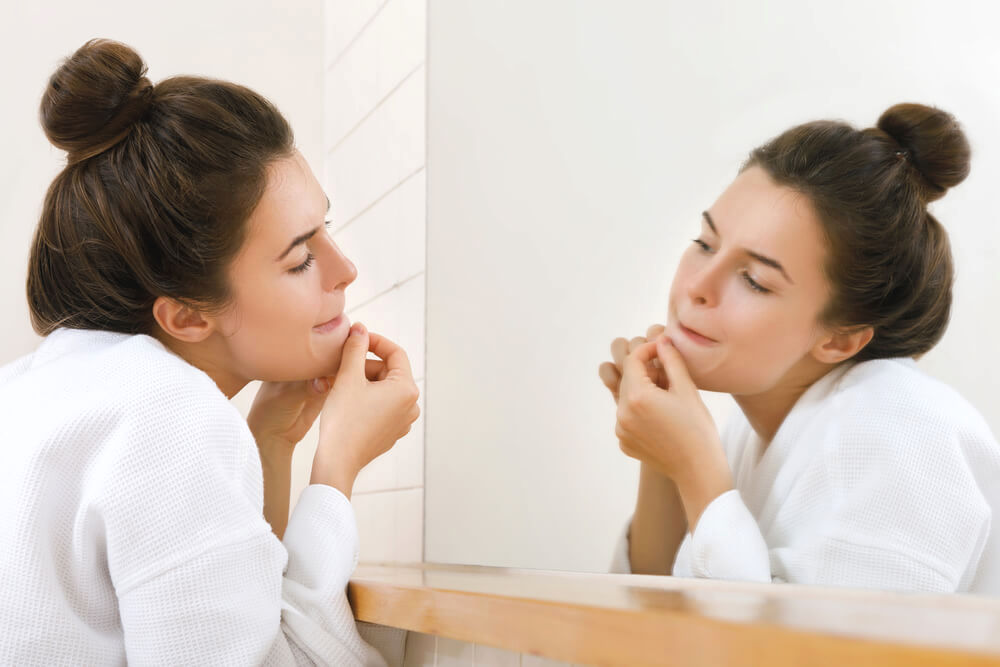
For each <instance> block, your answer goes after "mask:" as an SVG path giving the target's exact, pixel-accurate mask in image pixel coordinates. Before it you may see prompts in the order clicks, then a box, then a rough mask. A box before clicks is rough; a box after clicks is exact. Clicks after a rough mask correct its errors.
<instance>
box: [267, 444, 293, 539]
mask: <svg viewBox="0 0 1000 667" xmlns="http://www.w3.org/2000/svg"><path fill="white" fill-rule="evenodd" d="M261 468H262V470H263V472H264V519H265V520H267V522H268V523H269V524H271V530H272V531H273V532H274V534H275V535H276V536H277V537H278V539H279V540H280V539H281V538H282V537H284V535H285V527H286V526H287V525H288V504H289V496H290V495H291V489H292V455H291V452H283V451H282V452H270V451H267V449H266V448H261Z"/></svg>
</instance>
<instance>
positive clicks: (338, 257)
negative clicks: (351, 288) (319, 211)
mask: <svg viewBox="0 0 1000 667" xmlns="http://www.w3.org/2000/svg"><path fill="white" fill-rule="evenodd" d="M323 247H324V251H323V252H324V255H326V258H325V259H326V261H325V262H323V263H322V265H321V267H320V272H321V275H322V282H323V289H324V290H326V291H327V292H333V291H335V290H338V289H339V290H343V289H344V288H346V287H347V286H348V285H350V284H351V283H353V282H354V280H355V279H356V278H357V277H358V268H357V267H356V266H354V262H352V261H351V260H349V259H347V256H346V255H344V253H343V252H341V250H340V247H339V246H338V245H337V244H336V243H335V242H334V240H333V238H332V237H330V236H329V235H326V238H325V241H324V243H323Z"/></svg>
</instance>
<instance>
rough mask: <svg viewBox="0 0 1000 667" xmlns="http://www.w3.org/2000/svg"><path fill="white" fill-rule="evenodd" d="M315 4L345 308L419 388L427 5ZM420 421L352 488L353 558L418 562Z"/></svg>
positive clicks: (297, 482)
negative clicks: (354, 274)
mask: <svg viewBox="0 0 1000 667" xmlns="http://www.w3.org/2000/svg"><path fill="white" fill-rule="evenodd" d="M325 11H326V17H325V25H326V52H325V56H324V63H325V72H324V89H325V107H326V111H325V121H324V138H323V146H324V149H325V158H326V170H325V177H324V181H323V183H324V186H325V187H326V190H327V193H328V194H329V196H330V200H331V202H332V205H333V208H332V212H331V215H332V218H333V224H334V226H333V238H334V240H335V241H336V242H337V243H338V244H339V245H340V248H341V250H343V251H344V253H345V254H346V255H347V256H348V257H349V258H351V260H352V261H353V262H354V263H355V265H357V267H358V279H357V281H356V282H355V283H354V284H353V285H351V286H350V287H348V288H347V313H348V316H349V317H350V318H351V320H352V321H355V322H363V323H364V324H365V325H366V326H367V327H368V328H369V329H371V330H372V331H377V332H379V333H381V334H383V335H385V336H388V337H389V338H391V339H393V340H395V341H396V342H397V343H399V344H400V345H401V346H402V347H403V349H405V350H406V352H407V354H408V356H409V357H410V363H411V365H412V367H413V375H414V379H415V380H416V381H417V386H418V387H419V388H420V390H421V395H422V394H423V390H424V382H423V377H424V267H425V229H426V227H425V220H426V213H425V210H426V205H425V187H426V181H425V172H424V154H425V151H424V148H425V137H426V132H425V112H424V111H425V104H426V97H425V88H426V74H425V69H426V68H425V62H424V61H425V52H426V39H425V38H426V0H363V1H356V0H326V3H325ZM419 404H420V407H421V410H423V409H424V407H425V403H424V401H423V399H422V398H421V400H420V403H419ZM423 425H424V422H423V417H421V418H420V419H419V420H417V422H416V423H414V425H413V427H412V428H411V430H410V433H409V434H408V435H407V436H406V437H404V438H403V439H401V440H400V441H399V442H397V443H396V445H395V446H394V447H393V448H392V449H391V450H390V451H389V452H387V453H386V454H383V455H382V456H380V457H379V458H377V459H376V460H375V461H373V462H372V463H371V464H370V465H368V467H366V468H365V469H364V470H363V471H362V472H361V475H359V477H358V480H357V483H356V484H355V486H354V494H353V496H352V498H351V502H352V504H353V505H354V511H355V514H356V516H357V521H358V533H359V535H360V539H361V559H362V560H364V561H369V562H374V561H403V562H415V561H416V562H419V561H420V560H422V557H423V520H424V504H423V503H424V489H423V486H424V428H423ZM314 430H315V429H314ZM313 451H315V439H314V434H310V437H309V438H307V439H306V441H304V442H303V443H302V444H300V445H299V447H298V449H297V451H296V461H295V464H296V472H295V474H296V476H297V477H296V479H294V480H293V488H292V495H293V497H297V496H298V493H299V492H300V491H301V489H302V488H303V487H304V486H305V484H306V483H307V482H308V476H307V475H305V474H302V472H301V471H302V470H308V465H309V459H311V455H312V452H313ZM307 457H308V458H307Z"/></svg>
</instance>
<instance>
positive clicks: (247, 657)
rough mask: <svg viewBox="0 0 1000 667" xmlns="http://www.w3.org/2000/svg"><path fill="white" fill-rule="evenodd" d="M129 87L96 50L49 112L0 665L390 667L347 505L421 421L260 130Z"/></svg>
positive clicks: (210, 104) (318, 218) (279, 155)
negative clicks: (305, 470) (52, 163)
mask: <svg viewBox="0 0 1000 667" xmlns="http://www.w3.org/2000/svg"><path fill="white" fill-rule="evenodd" d="M144 74H145V66H144V64H143V62H142V60H141V59H140V58H139V56H138V55H137V54H136V53H135V52H134V51H132V50H131V49H130V48H129V47H127V46H125V45H122V44H118V43H115V42H111V41H106V40H93V41H91V42H88V43H87V44H85V45H84V46H83V47H81V48H80V49H79V50H78V51H76V53H74V54H73V55H72V56H71V57H70V58H68V59H67V60H66V61H65V62H64V64H63V65H62V66H61V67H59V68H58V70H57V71H56V72H55V73H54V74H53V75H52V77H51V79H50V81H49V83H48V86H47V88H46V91H45V94H44V97H43V100H42V104H41V122H42V125H43V127H44V129H45V132H46V134H47V135H48V137H49V139H50V140H51V141H52V142H53V144H54V145H55V146H57V147H58V148H61V149H64V150H66V151H67V152H68V164H67V165H66V167H65V169H63V171H62V172H61V173H60V174H59V175H58V176H56V178H55V180H54V181H53V183H52V185H51V187H50V188H49V191H48V194H47V196H46V199H45V202H44V206H43V209H42V214H41V219H40V222H39V224H38V228H37V230H36V233H35V238H34V243H33V247H32V249H31V257H30V261H29V275H28V284H27V289H28V301H29V305H30V309H31V317H32V323H33V325H34V327H35V330H36V331H37V332H38V333H40V334H42V335H44V336H46V338H45V339H44V340H43V341H42V343H41V344H40V346H39V347H38V349H37V350H36V351H35V352H34V353H33V354H29V355H27V356H26V357H24V358H21V359H19V360H17V361H14V362H13V363H11V364H9V365H7V366H6V367H4V368H3V369H0V405H2V406H3V407H2V414H3V423H4V427H3V432H4V435H5V438H4V441H5V443H6V444H7V453H6V457H5V458H6V460H5V465H4V466H2V467H0V470H2V472H0V489H3V491H2V493H3V502H2V504H0V515H2V520H0V531H2V532H0V543H2V544H3V549H0V572H2V583H3V589H4V591H5V594H4V595H3V596H2V602H0V618H2V619H3V621H4V622H3V626H4V631H3V633H0V663H3V664H55V663H74V664H121V663H125V662H129V663H134V664H144V663H157V664H223V663H225V664H259V663H268V664H291V663H296V662H304V663H319V664H334V665H361V664H366V665H367V664H374V665H377V664H384V663H383V660H382V658H381V656H379V655H378V653H377V652H375V651H374V650H373V649H372V647H371V646H369V645H368V644H366V643H365V642H364V641H363V640H362V639H361V638H360V637H359V635H358V632H357V628H356V627H355V623H354V619H353V617H352V613H351V609H350V607H349V605H348V602H347V600H346V596H345V589H346V585H347V581H348V578H349V577H350V575H351V572H352V571H353V568H354V565H355V563H356V561H357V549H358V545H357V531H356V527H355V523H354V517H353V513H352V510H351V505H350V502H349V498H350V494H351V488H352V485H353V483H354V479H355V477H356V475H357V474H358V471H359V470H360V469H361V468H362V467H364V466H365V465H366V464H367V463H368V462H369V461H371V460H372V459H373V458H375V457H376V456H378V455H379V454H381V453H383V452H385V451H387V450H388V449H389V448H391V447H392V445H393V444H394V443H395V441H396V440H397V439H398V438H400V437H401V436H402V435H404V434H405V433H406V432H407V431H408V430H409V428H410V425H411V424H412V423H413V421H414V420H415V419H416V418H417V415H418V409H417V406H416V400H417V389H416V386H415V384H414V382H413V378H412V374H411V372H410V368H409V363H408V361H407V357H406V354H405V353H404V352H403V350H401V349H400V348H399V347H398V346H396V345H395V344H394V343H392V342H391V341H389V340H387V339H386V338H384V337H382V336H379V335H378V334H375V333H368V332H367V331H366V330H365V328H364V327H363V326H361V325H360V324H355V325H354V326H353V327H351V325H350V323H349V322H348V320H347V317H346V315H345V314H344V298H345V297H344V290H345V289H346V287H347V286H348V285H349V284H350V283H351V282H352V281H353V280H354V279H355V277H356V275H357V272H356V270H355V268H354V266H353V265H352V264H351V262H350V261H349V260H348V259H347V258H346V257H344V255H343V254H341V252H340V250H339V249H338V248H337V246H336V245H335V244H334V243H333V241H332V239H331V237H330V236H329V234H328V233H326V229H325V227H324V224H323V218H324V214H325V213H326V212H327V210H328V207H329V202H328V200H327V198H326V196H325V195H324V193H323V190H322V188H321V187H320V185H319V183H317V181H316V179H315V177H314V176H313V174H312V171H311V170H310V169H309V166H308V165H307V164H306V162H305V160H303V158H302V156H301V154H300V153H299V152H298V151H297V150H295V147H294V144H293V138H292V132H291V129H290V128H289V126H288V124H287V122H286V121H285V119H284V118H283V117H282V116H281V114H280V113H279V112H278V111H277V109H275V108H274V106H272V105H271V104H270V103H269V102H268V101H267V100H265V99H263V98H262V97H260V96H259V95H257V94H256V93H254V92H253V91H251V90H248V89H246V88H244V87H241V86H237V85H234V84H231V83H227V82H222V81H215V80H209V79H203V78H194V77H173V78H170V79H166V80H164V81H161V82H160V83H158V84H156V85H155V86H154V85H153V84H152V83H151V82H150V81H149V79H147V78H146V77H145V76H144ZM369 351H370V352H372V353H374V354H375V355H376V356H378V357H379V359H371V360H366V357H367V353H368V352H369ZM251 380H264V381H265V382H264V384H263V385H262V387H261V389H260V391H259V393H258V394H257V397H256V399H255V401H254V404H253V407H252V409H251V411H250V413H249V416H248V418H247V419H246V420H244V419H242V417H241V415H240V414H239V413H238V412H237V410H236V409H235V407H233V406H232V405H231V404H230V402H229V401H228V399H229V398H231V397H232V396H233V395H234V394H236V393H237V392H238V391H240V389H241V388H242V387H244V386H245V385H246V384H247V383H248V382H250V381H251ZM317 416H319V417H320V428H319V444H318V448H317V450H316V455H315V458H314V460H313V463H312V473H311V475H312V476H311V484H310V486H309V487H307V488H306V489H305V490H304V491H303V493H302V495H301V497H300V499H299V501H298V504H297V506H296V508H295V511H294V513H293V514H292V515H291V518H290V519H289V518H288V502H289V498H288V493H289V477H290V470H291V468H290V466H291V456H292V452H293V450H294V447H295V444H296V443H297V442H298V441H299V440H300V439H301V438H302V437H303V436H304V435H305V433H306V431H307V430H308V429H309V428H310V426H311V424H312V423H313V422H314V421H315V419H316V417H317ZM286 521H287V527H286Z"/></svg>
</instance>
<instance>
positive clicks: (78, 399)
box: [0, 329, 402, 666]
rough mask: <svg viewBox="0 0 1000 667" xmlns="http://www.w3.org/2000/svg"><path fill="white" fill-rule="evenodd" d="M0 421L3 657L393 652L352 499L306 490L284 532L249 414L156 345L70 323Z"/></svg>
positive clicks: (0, 383) (196, 660)
mask: <svg viewBox="0 0 1000 667" xmlns="http://www.w3.org/2000/svg"><path fill="white" fill-rule="evenodd" d="M0 424H2V425H0V432H2V433H3V438H2V440H0V447H2V461H3V462H2V465H0V498H2V502H0V589H2V590H3V595H0V627H2V631H0V664H4V665H54V664H79V665H109V664H116V665H117V664H125V663H126V662H128V663H129V664H135V665H145V664H157V665H223V664H232V665H256V664H276V665H278V664H280V665H284V664H313V663H316V664H325V665H338V666H341V665H384V664H385V663H384V660H383V658H382V657H381V655H380V654H379V653H378V652H377V651H376V650H374V649H373V647H372V646H371V645H370V644H368V643H367V642H365V641H364V640H363V639H362V638H361V637H360V636H359V633H358V628H357V626H356V625H355V621H354V617H353V615H352V613H351V608H350V606H349V605H348V602H347V599H346V594H345V587H346V586H347V582H348V578H349V577H350V576H351V573H352V572H353V570H354V567H355V564H356V562H357V558H358V536H357V528H356V526H355V522H354V514H353V512H352V508H351V504H350V502H349V501H348V499H347V498H346V497H345V496H344V495H343V494H342V493H341V492H340V491H338V490H336V489H334V488H333V487H331V486H325V485H312V486H309V487H307V488H306V489H305V490H304V492H303V493H302V495H301V497H300V498H299V501H298V504H297V505H296V507H295V510H294V512H292V515H291V517H290V518H289V521H288V528H287V530H286V532H285V536H284V540H283V541H279V540H278V539H277V538H276V537H275V536H274V534H273V533H272V532H271V528H270V526H269V525H268V524H267V522H266V521H265V520H264V516H263V480H262V471H261V463H260V458H259V455H258V452H257V448H256V445H255V442H254V438H253V435H252V434H251V433H250V430H249V428H248V427H247V423H246V420H244V419H243V417H242V415H240V413H239V412H238V411H237V409H236V408H235V407H234V406H233V405H232V404H231V403H230V402H229V401H228V400H227V399H226V397H225V395H224V394H223V393H222V392H221V391H220V390H219V389H218V388H217V387H216V385H215V383H214V382H213V381H212V379H211V378H209V376H208V375H206V374H205V373H203V372H202V371H200V370H198V369H197V368H195V367H194V366H191V365H190V364H188V363H187V362H185V361H184V360H183V359H181V358H180V357H179V356H176V355H175V354H173V353H172V352H170V351H168V350H167V349H166V348H165V347H164V346H163V345H161V344H160V343H159V342H158V341H157V340H156V339H154V338H151V337H149V336H143V335H136V336H129V335H123V334H116V333H109V332H99V331H71V330H66V329H59V330H56V331H55V332H53V333H52V334H51V335H49V336H48V337H47V338H46V339H45V340H44V341H43V342H42V343H41V345H40V346H39V347H38V349H37V350H36V351H35V352H34V353H32V354H29V355H27V356H25V357H22V358H20V359H18V360H16V361H14V362H12V363H10V364H8V365H6V366H5V367H3V368H2V369H0ZM373 627H375V628H378V627H380V626H373ZM399 641H402V639H401V636H400V638H399Z"/></svg>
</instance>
